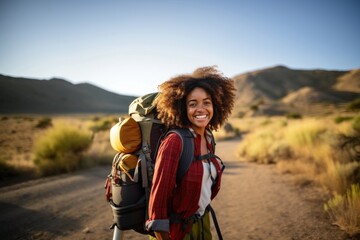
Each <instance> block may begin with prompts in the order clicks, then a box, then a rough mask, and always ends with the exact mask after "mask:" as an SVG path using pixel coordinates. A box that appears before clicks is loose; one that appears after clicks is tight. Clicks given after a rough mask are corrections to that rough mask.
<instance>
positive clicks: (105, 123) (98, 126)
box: [90, 119, 116, 132]
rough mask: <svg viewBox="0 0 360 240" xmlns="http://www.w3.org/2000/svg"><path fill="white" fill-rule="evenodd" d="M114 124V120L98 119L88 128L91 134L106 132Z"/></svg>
mask: <svg viewBox="0 0 360 240" xmlns="http://www.w3.org/2000/svg"><path fill="white" fill-rule="evenodd" d="M115 122H116V121H114V119H101V120H100V119H98V120H95V121H94V123H93V124H92V126H90V130H91V131H93V132H100V131H107V130H110V128H111V127H112V125H113V124H114V123H115Z"/></svg>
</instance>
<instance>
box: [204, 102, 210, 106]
mask: <svg viewBox="0 0 360 240" xmlns="http://www.w3.org/2000/svg"><path fill="white" fill-rule="evenodd" d="M204 105H205V106H211V105H212V102H211V101H205V102H204Z"/></svg>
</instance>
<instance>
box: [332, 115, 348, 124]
mask: <svg viewBox="0 0 360 240" xmlns="http://www.w3.org/2000/svg"><path fill="white" fill-rule="evenodd" d="M352 119H353V117H349V116H346V117H343V116H338V117H336V118H335V119H334V122H335V123H342V122H345V121H350V120H352Z"/></svg>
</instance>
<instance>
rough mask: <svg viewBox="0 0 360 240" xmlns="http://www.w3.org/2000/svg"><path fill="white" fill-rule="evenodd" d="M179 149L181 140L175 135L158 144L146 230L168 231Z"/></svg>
mask: <svg viewBox="0 0 360 240" xmlns="http://www.w3.org/2000/svg"><path fill="white" fill-rule="evenodd" d="M181 149H182V143H181V139H180V137H179V136H178V135H177V134H175V133H172V134H169V136H167V137H166V138H165V139H164V140H163V141H162V143H161V144H160V147H159V150H158V155H157V158H156V161H155V170H154V177H153V182H152V187H151V192H150V200H149V219H148V221H147V223H146V228H147V229H148V230H154V231H165V232H169V230H170V221H169V212H168V210H169V208H170V207H171V199H172V198H171V197H172V193H173V190H174V188H175V185H176V172H177V168H178V163H179V158H180V154H181Z"/></svg>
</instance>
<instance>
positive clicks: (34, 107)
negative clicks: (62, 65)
mask: <svg viewBox="0 0 360 240" xmlns="http://www.w3.org/2000/svg"><path fill="white" fill-rule="evenodd" d="M133 99H135V97H133V96H125V95H119V94H115V93H112V92H109V91H106V90H104V89H101V88H99V87H96V86H94V85H91V84H88V83H81V84H72V83H70V82H68V81H66V80H63V79H58V78H52V79H50V80H37V79H28V78H15V77H10V76H4V75H0V113H49V114H53V113H57V114H61V113H126V112H127V109H128V106H129V104H130V103H131V102H132V100H133Z"/></svg>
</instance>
